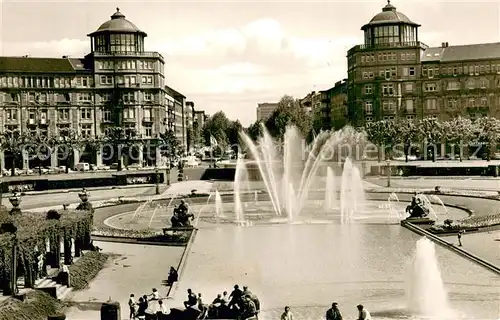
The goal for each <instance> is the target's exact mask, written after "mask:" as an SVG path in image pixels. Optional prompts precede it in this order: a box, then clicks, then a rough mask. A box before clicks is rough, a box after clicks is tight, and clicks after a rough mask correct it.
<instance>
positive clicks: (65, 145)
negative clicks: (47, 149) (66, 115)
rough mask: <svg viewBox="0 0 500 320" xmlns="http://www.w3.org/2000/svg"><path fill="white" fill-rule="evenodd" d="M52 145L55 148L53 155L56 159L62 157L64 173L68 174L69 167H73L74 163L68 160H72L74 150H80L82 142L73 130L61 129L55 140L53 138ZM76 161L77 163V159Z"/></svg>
mask: <svg viewBox="0 0 500 320" xmlns="http://www.w3.org/2000/svg"><path fill="white" fill-rule="evenodd" d="M54 145H55V148H56V152H55V155H56V157H59V154H60V155H62V156H63V159H64V163H65V166H66V173H68V172H69V168H70V167H71V165H73V166H74V165H75V163H74V162H75V161H70V159H72V158H73V156H74V154H75V150H78V151H79V150H81V149H82V147H83V145H84V141H83V140H82V139H81V138H80V136H79V134H78V132H77V131H76V130H74V129H73V128H61V129H60V130H59V134H58V136H57V138H55V142H54ZM76 160H77V161H78V159H76Z"/></svg>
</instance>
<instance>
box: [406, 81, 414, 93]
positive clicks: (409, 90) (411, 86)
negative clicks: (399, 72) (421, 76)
mask: <svg viewBox="0 0 500 320" xmlns="http://www.w3.org/2000/svg"><path fill="white" fill-rule="evenodd" d="M405 91H406V92H412V91H413V83H412V82H407V83H405Z"/></svg>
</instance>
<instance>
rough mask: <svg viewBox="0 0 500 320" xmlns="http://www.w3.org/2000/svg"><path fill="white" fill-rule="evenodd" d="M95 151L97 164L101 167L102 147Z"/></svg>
mask: <svg viewBox="0 0 500 320" xmlns="http://www.w3.org/2000/svg"><path fill="white" fill-rule="evenodd" d="M95 153H96V154H95V159H96V160H95V161H96V165H97V166H98V167H100V166H102V147H99V148H97V151H96V152H95Z"/></svg>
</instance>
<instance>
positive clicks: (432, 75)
mask: <svg viewBox="0 0 500 320" xmlns="http://www.w3.org/2000/svg"><path fill="white" fill-rule="evenodd" d="M427 75H428V77H429V78H434V69H431V68H429V70H428V71H427Z"/></svg>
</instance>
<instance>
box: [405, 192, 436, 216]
mask: <svg viewBox="0 0 500 320" xmlns="http://www.w3.org/2000/svg"><path fill="white" fill-rule="evenodd" d="M425 200H426V199H425V196H424V195H423V194H419V193H415V195H414V196H413V198H412V199H411V203H410V204H409V205H408V206H407V207H406V213H408V214H410V216H409V217H408V218H427V217H428V216H429V213H430V203H429V201H425Z"/></svg>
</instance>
